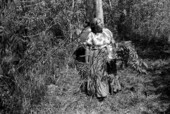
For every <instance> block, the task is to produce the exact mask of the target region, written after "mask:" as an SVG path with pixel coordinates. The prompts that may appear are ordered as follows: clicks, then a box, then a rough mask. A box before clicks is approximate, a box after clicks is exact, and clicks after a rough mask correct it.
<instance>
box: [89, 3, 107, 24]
mask: <svg viewBox="0 0 170 114" xmlns="http://www.w3.org/2000/svg"><path fill="white" fill-rule="evenodd" d="M102 5H103V4H102V0H86V17H87V20H89V22H92V20H93V18H95V17H96V18H100V19H101V21H102V23H103V24H104V18H103V6H102Z"/></svg>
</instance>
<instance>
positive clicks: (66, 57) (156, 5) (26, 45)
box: [0, 0, 170, 114]
mask: <svg viewBox="0 0 170 114" xmlns="http://www.w3.org/2000/svg"><path fill="white" fill-rule="evenodd" d="M169 5H170V1H169V0H123V1H122V0H103V9H104V20H105V26H106V27H108V28H109V29H110V30H112V32H113V33H114V36H115V38H116V39H119V36H120V34H118V32H117V26H118V22H119V19H120V15H121V11H122V10H123V9H126V10H127V16H126V18H125V20H124V32H123V34H124V36H126V38H127V39H125V40H132V41H133V43H134V44H135V46H136V49H137V51H138V54H139V55H140V56H141V57H142V58H144V59H145V61H147V63H148V64H149V65H150V69H149V74H147V75H140V76H138V74H137V72H133V71H132V70H131V69H129V68H127V69H124V70H120V71H119V75H120V76H121V83H122V86H123V90H122V91H121V92H120V93H117V94H115V95H114V96H110V97H109V98H108V99H107V100H106V101H105V102H103V103H99V102H98V101H97V100H96V99H91V97H89V96H86V95H85V94H83V93H81V92H80V90H79V87H80V85H81V83H82V82H81V81H80V79H79V78H80V75H79V74H78V71H77V70H76V68H75V65H74V59H73V57H72V54H73V52H74V50H75V49H76V47H77V45H78V35H77V34H76V32H77V31H78V29H82V28H83V25H84V24H85V21H86V6H85V1H84V0H72V1H71V0H13V1H10V0H9V1H8V0H5V1H4V0H1V1H0V7H1V8H0V26H1V28H0V30H1V31H0V53H1V54H0V84H1V85H0V109H1V110H0V113H2V114H3V113H4V114H7V113H9V114H15V113H16V114H19V113H21V114H29V113H35V114H36V113H40V114H43V113H45V114H46V113H48V114H53V113H74V114H75V113H77V114H79V113H82V114H85V113H88V114H89V113H93V114H95V113H96V114H97V113H108V114H109V113H117V114H125V113H126V114H127V113H130V114H139V113H141V114H145V113H146V114H157V113H158V114H159V113H168V112H169V89H168V87H169V84H168V83H169V81H170V79H169V77H168V75H169V73H170V72H169V70H168V69H169V68H170V66H169V59H168V57H169V51H168V50H169V43H170V37H169V33H170V25H169V23H170V18H169V17H170V13H169V12H170V7H169ZM155 55H156V56H155ZM165 91H166V92H165ZM165 101H167V102H165Z"/></svg>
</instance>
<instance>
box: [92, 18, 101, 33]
mask: <svg viewBox="0 0 170 114" xmlns="http://www.w3.org/2000/svg"><path fill="white" fill-rule="evenodd" d="M91 29H92V32H94V33H95V34H96V33H102V32H103V31H102V30H103V23H102V21H101V19H100V18H94V19H93V20H92V22H91Z"/></svg>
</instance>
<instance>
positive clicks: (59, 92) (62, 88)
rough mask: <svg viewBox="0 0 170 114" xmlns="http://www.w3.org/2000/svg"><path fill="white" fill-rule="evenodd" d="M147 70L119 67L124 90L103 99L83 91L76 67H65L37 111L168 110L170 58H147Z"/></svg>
mask: <svg viewBox="0 0 170 114" xmlns="http://www.w3.org/2000/svg"><path fill="white" fill-rule="evenodd" d="M145 61H146V62H147V63H148V65H149V69H148V73H147V74H139V73H137V72H136V71H133V70H132V69H130V68H126V69H123V70H119V71H118V75H120V82H121V85H122V90H121V91H120V92H118V93H115V94H114V95H110V96H109V97H108V98H106V99H105V100H104V101H103V102H99V101H98V100H97V99H96V98H92V97H90V96H87V95H85V94H84V93H82V92H81V91H80V89H79V88H80V85H81V83H82V82H81V81H80V76H79V74H78V71H77V70H76V69H75V68H67V69H63V70H62V71H61V73H60V75H59V77H58V79H57V80H56V82H55V84H49V85H48V88H47V92H46V95H45V97H44V99H43V100H42V102H41V104H39V105H38V106H36V107H35V108H33V109H32V112H34V113H37V114H169V113H170V59H166V60H165V59H164V60H163V59H157V60H152V59H145Z"/></svg>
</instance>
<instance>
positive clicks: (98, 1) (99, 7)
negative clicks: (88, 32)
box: [95, 0, 104, 24]
mask: <svg viewBox="0 0 170 114" xmlns="http://www.w3.org/2000/svg"><path fill="white" fill-rule="evenodd" d="M95 14H96V15H95V16H96V17H97V18H100V19H101V21H102V23H103V24H104V18H103V4H102V0H95Z"/></svg>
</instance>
